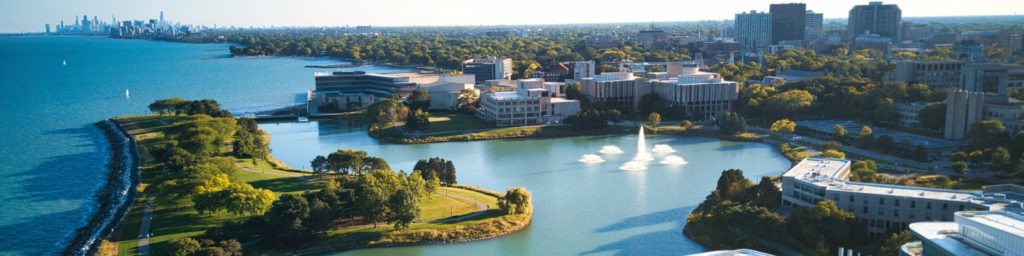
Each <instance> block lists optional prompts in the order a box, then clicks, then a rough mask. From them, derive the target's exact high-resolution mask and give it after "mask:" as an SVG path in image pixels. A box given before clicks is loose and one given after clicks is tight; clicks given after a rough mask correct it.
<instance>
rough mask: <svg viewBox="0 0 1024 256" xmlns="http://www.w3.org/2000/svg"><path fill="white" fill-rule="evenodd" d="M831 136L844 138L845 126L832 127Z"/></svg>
mask: <svg viewBox="0 0 1024 256" xmlns="http://www.w3.org/2000/svg"><path fill="white" fill-rule="evenodd" d="M832 134H835V136H836V138H839V139H842V138H846V126H843V125H841V124H837V125H834V126H832Z"/></svg>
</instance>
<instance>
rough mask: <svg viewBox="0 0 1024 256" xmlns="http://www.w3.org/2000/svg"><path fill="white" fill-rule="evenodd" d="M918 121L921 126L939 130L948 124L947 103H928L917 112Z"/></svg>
mask: <svg viewBox="0 0 1024 256" xmlns="http://www.w3.org/2000/svg"><path fill="white" fill-rule="evenodd" d="M917 123H918V124H920V125H921V128H925V129H929V130H933V131H938V130H942V127H944V126H945V125H946V103H944V102H936V103H928V105H925V106H924V108H922V109H921V111H919V112H917Z"/></svg>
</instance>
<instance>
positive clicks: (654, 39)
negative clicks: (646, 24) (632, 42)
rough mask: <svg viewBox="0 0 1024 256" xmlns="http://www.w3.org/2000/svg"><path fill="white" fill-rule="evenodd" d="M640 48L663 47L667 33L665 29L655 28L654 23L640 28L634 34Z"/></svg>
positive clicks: (666, 40) (666, 39) (666, 41)
mask: <svg viewBox="0 0 1024 256" xmlns="http://www.w3.org/2000/svg"><path fill="white" fill-rule="evenodd" d="M636 38H637V44H639V45H640V48H644V49H653V48H661V47H664V46H665V45H666V44H667V43H668V34H667V33H665V30H661V29H657V28H655V27H654V24H651V28H650V29H647V30H640V32H639V33H638V34H637V36H636Z"/></svg>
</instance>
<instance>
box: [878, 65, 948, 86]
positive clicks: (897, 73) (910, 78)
mask: <svg viewBox="0 0 1024 256" xmlns="http://www.w3.org/2000/svg"><path fill="white" fill-rule="evenodd" d="M894 64H895V65H896V68H895V69H894V70H893V73H892V76H891V77H890V78H889V79H891V80H894V81H899V82H903V83H906V84H913V83H923V84H927V85H928V86H929V87H931V88H933V89H937V88H956V87H959V86H960V76H961V69H962V68H963V63H962V62H960V61H956V60H950V61H941V60H940V61H924V60H897V61H894Z"/></svg>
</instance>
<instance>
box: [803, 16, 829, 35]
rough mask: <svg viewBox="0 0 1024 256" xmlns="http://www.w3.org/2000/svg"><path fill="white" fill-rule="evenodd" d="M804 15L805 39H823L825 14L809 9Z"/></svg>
mask: <svg viewBox="0 0 1024 256" xmlns="http://www.w3.org/2000/svg"><path fill="white" fill-rule="evenodd" d="M804 17H805V18H804V40H805V41H807V42H813V41H817V40H821V39H822V37H823V36H824V35H825V34H824V33H823V32H822V31H823V30H822V29H823V28H824V24H825V15H823V14H821V13H816V12H814V11H811V10H807V14H805V15H804Z"/></svg>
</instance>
